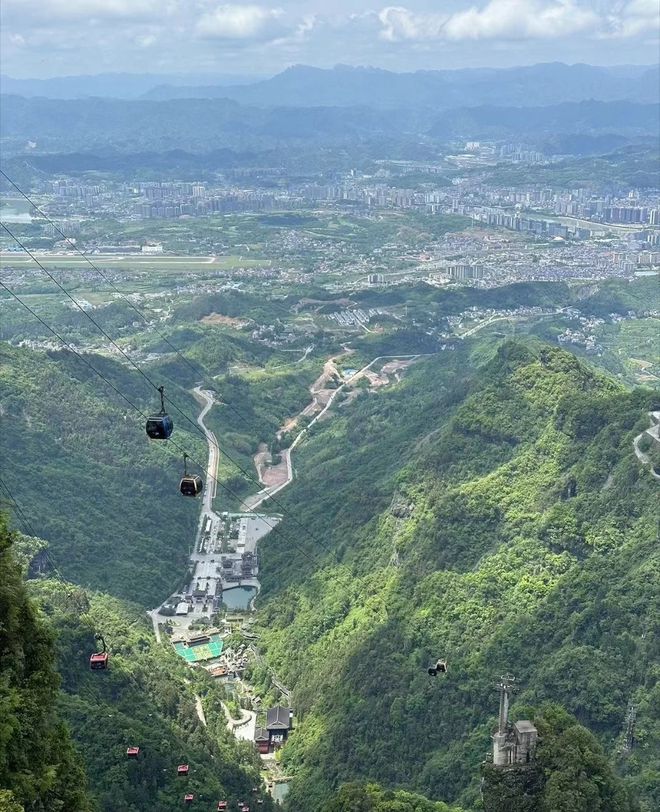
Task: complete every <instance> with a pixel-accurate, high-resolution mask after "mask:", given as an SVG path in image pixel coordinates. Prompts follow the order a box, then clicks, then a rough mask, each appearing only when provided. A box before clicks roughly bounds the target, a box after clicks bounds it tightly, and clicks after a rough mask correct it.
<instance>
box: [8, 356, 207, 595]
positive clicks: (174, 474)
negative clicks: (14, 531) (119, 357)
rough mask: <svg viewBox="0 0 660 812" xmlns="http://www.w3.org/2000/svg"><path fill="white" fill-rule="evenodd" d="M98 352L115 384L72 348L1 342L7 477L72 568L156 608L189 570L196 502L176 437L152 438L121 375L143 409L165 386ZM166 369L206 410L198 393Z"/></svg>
mask: <svg viewBox="0 0 660 812" xmlns="http://www.w3.org/2000/svg"><path fill="white" fill-rule="evenodd" d="M88 358H90V359H92V360H91V363H92V365H93V366H94V368H95V369H97V370H99V371H100V373H101V374H102V375H103V376H104V377H105V378H106V379H107V381H108V382H109V383H108V384H106V383H105V382H104V381H103V380H101V379H100V378H99V377H98V376H97V375H95V374H94V371H93V370H92V369H90V368H89V367H88V366H86V365H85V364H84V363H83V362H81V360H80V359H79V358H77V357H76V356H74V355H73V354H72V353H68V352H52V353H35V352H32V351H29V350H25V349H15V348H12V347H9V346H8V345H6V344H3V345H0V409H1V410H2V414H3V418H2V419H3V431H2V433H1V434H0V454H1V455H2V458H3V461H4V470H5V472H6V473H5V474H4V475H3V478H6V480H7V481H8V482H10V483H11V491H12V493H13V495H14V497H15V498H16V500H17V501H18V503H19V505H21V506H28V505H29V511H30V519H31V524H32V525H34V527H37V528H39V533H40V535H41V536H43V537H44V538H45V539H46V540H47V541H48V542H49V545H50V548H49V552H50V556H51V558H52V560H53V561H54V562H55V564H56V566H57V567H58V569H59V570H60V571H61V573H62V574H63V575H64V576H65V577H66V578H68V579H70V580H73V581H75V582H76V583H79V584H82V585H85V586H86V585H89V586H92V587H94V588H96V589H103V590H109V591H111V592H112V594H114V595H117V596H120V597H126V598H129V599H132V600H137V601H139V602H140V603H142V605H143V606H145V607H147V608H151V607H153V606H155V605H156V604H157V602H159V601H160V600H162V599H163V597H164V596H165V595H166V594H168V593H169V592H171V591H172V590H173V589H174V588H175V587H176V586H177V583H176V581H177V580H178V578H180V573H181V572H183V571H185V562H186V560H187V554H188V549H189V546H190V538H191V535H192V533H193V529H194V527H195V525H196V522H197V518H198V516H197V511H196V508H195V505H194V504H193V505H191V504H189V503H188V502H187V501H186V500H182V499H181V498H180V495H179V493H178V481H179V476H180V474H181V470H182V467H183V464H182V459H181V454H180V453H179V451H178V449H177V448H175V447H172V446H171V444H170V445H169V446H167V447H165V446H163V445H162V444H161V445H154V444H153V443H152V444H150V443H149V440H148V438H147V437H146V435H145V433H144V426H143V420H142V418H141V417H140V414H139V413H138V412H137V411H136V410H134V409H133V408H132V407H131V406H130V405H129V404H128V403H127V402H126V401H125V400H123V399H122V398H121V397H120V396H119V395H118V394H117V392H116V391H115V389H113V386H114V387H116V388H117V389H119V390H120V391H121V392H122V393H124V394H125V395H126V396H127V397H128V398H129V400H130V401H131V402H132V403H134V404H135V405H136V407H137V408H139V409H140V411H142V412H143V413H145V414H146V413H148V412H150V411H158V409H159V408H160V403H159V402H158V400H157V397H158V395H157V393H155V394H156V397H154V393H153V390H152V391H151V392H150V387H149V385H148V384H147V383H146V382H145V381H144V380H143V379H142V378H141V377H140V376H139V375H138V374H137V373H135V372H132V371H129V370H128V369H127V368H126V367H124V366H122V365H121V364H119V363H118V362H116V361H113V360H110V359H107V358H104V357H103V356H99V355H95V356H88ZM160 381H162V382H163V383H164V384H165V386H166V388H167V392H168V393H169V394H171V395H172V396H173V397H174V398H175V401H176V402H177V403H179V404H180V405H181V407H182V409H183V410H184V412H185V413H186V414H189V415H190V416H192V415H195V414H196V411H197V408H198V407H197V405H196V403H195V402H194V400H193V398H192V397H191V396H190V394H188V393H186V392H184V391H183V390H182V389H180V388H179V387H177V386H175V385H174V384H173V383H172V382H171V379H168V378H159V382H160ZM177 417H178V420H177ZM174 419H175V422H177V430H178V431H179V432H180V434H179V438H180V443H181V444H183V445H185V447H186V449H189V453H190V454H191V455H192V456H193V457H196V458H198V459H200V460H204V458H205V445H204V443H203V441H202V440H201V438H200V437H199V435H198V434H197V435H196V434H195V432H194V431H193V429H192V426H191V425H190V423H187V422H186V421H185V419H184V418H183V417H181V416H180V415H177V414H176V413H175V415H174ZM164 517H167V520H166V521H165V520H164ZM109 562H110V563H111V566H108V563H109ZM177 573H179V575H178V577H177ZM174 579H176V580H174Z"/></svg>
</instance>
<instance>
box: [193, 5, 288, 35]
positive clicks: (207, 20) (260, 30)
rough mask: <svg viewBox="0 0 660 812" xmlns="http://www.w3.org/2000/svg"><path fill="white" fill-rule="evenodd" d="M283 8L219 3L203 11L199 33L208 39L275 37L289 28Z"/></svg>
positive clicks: (199, 21)
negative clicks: (222, 4)
mask: <svg viewBox="0 0 660 812" xmlns="http://www.w3.org/2000/svg"><path fill="white" fill-rule="evenodd" d="M283 15H284V12H283V11H282V9H280V8H267V7H265V6H253V5H247V6H236V5H226V6H218V8H216V9H214V10H213V11H209V12H207V13H205V14H203V15H202V16H201V17H200V18H199V20H198V22H197V25H196V31H197V34H198V35H199V36H200V37H204V38H208V39H224V40H272V39H277V38H278V37H280V36H283V35H284V34H285V33H286V32H287V31H286V28H285V25H284V22H283V20H282V17H283Z"/></svg>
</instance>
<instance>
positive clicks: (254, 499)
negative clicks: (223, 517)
mask: <svg viewBox="0 0 660 812" xmlns="http://www.w3.org/2000/svg"><path fill="white" fill-rule="evenodd" d="M434 354H435V353H428V352H427V353H424V352H422V353H416V354H415V355H379V356H377V357H376V358H374V359H373V360H372V361H369V363H368V364H366V365H365V366H363V367H362V369H359V370H358V371H357V372H356V373H354V374H353V375H351V377H350V378H348V379H347V380H345V381H344V383H342V384H341V385H340V386H338V387H337V388H336V389H335V390H334V392H333V393H332V394H331V395H330V397H329V398H328V402H327V403H326V404H325V406H324V407H323V408H322V409H321V411H320V412H319V413H318V414H317V415H316V417H315V418H314V419H313V420H311V421H310V423H309V425H308V426H307V428H304V429H302V431H300V432H298V434H297V435H296V437H295V439H294V441H293V442H292V443H291V445H290V446H289V447H288V448H285V449H284V450H283V451H282V459H283V460H284V461H285V462H286V480H285V481H284V482H281V483H280V484H279V485H271V486H269V487H267V488H262V489H261V490H260V491H259V492H258V493H255V494H254V495H253V496H248V497H247V499H246V500H245V501H244V502H243V505H242V508H243V510H256V509H257V508H258V507H259V506H260V505H261V504H263V503H264V502H265V501H267V500H268V499H270V498H271V497H272V496H275V495H276V494H278V493H279V492H280V491H281V490H284V488H286V486H287V485H289V484H291V482H292V481H293V475H294V474H293V463H292V462H291V453H292V451H293V450H294V449H295V447H296V446H297V445H298V443H299V442H300V441H301V440H302V438H303V437H304V436H305V434H306V433H307V432H308V431H309V429H311V427H312V426H313V425H314V424H315V423H316V421H317V420H319V419H320V418H321V417H323V415H324V414H325V413H326V412H327V411H328V409H329V408H330V407H331V406H332V404H333V403H334V401H335V398H336V397H337V395H338V394H339V393H340V392H341V391H342V390H343V388H344V387H345V386H348V385H349V384H352V383H354V382H355V381H357V380H358V379H359V378H361V377H362V375H364V373H365V372H366V371H367V370H368V369H370V368H371V367H372V366H373V364H375V363H376V361H382V360H383V359H385V358H393V359H394V358H419V357H421V356H423V355H434ZM331 362H332V359H330V361H327V362H326V364H325V367H324V374H325V369H326V367H327V366H328V364H330V363H331ZM315 384H316V382H315ZM315 384H312V390H311V392H312V397H313V401H312V403H311V404H309V405H307V406H305V408H304V409H303V410H302V412H301V413H300V414H301V415H305V414H308V413H309V412H308V410H309V409H310V407H311V406H314V405H315V404H316V403H317V399H316V393H315V391H314V388H313V387H314V386H315Z"/></svg>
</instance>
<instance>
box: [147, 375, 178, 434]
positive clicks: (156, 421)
mask: <svg viewBox="0 0 660 812" xmlns="http://www.w3.org/2000/svg"><path fill="white" fill-rule="evenodd" d="M158 391H159V393H160V411H159V412H158V414H152V415H150V416H149V417H148V418H147V425H146V426H145V429H146V432H147V435H148V436H149V437H150V438H151V439H152V440H169V438H170V437H171V435H172V432H173V431H174V421H173V420H172V418H171V417H170V416H169V414H167V413H166V411H165V390H164V387H162V386H159V387H158Z"/></svg>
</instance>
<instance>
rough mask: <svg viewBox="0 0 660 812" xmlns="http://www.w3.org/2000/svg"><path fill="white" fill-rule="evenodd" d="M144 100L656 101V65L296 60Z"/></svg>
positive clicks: (444, 104)
mask: <svg viewBox="0 0 660 812" xmlns="http://www.w3.org/2000/svg"><path fill="white" fill-rule="evenodd" d="M145 98H148V99H160V100H165V99H183V98H205V99H211V98H225V99H233V100H235V101H240V102H241V103H242V104H253V105H257V106H259V107H277V106H281V105H285V106H293V107H351V106H361V105H364V106H367V107H376V108H380V109H396V108H420V107H433V108H436V109H438V108H439V109H447V108H452V107H464V106H469V107H471V106H477V105H483V104H495V105H511V106H516V107H519V106H522V107H527V106H536V105H548V104H560V103H562V102H569V101H583V100H589V99H593V100H596V101H619V100H626V101H636V102H655V101H658V100H660V75H659V73H658V67H657V66H653V67H645V66H620V67H616V68H604V67H594V66H593V65H583V64H577V65H564V64H562V63H560V62H553V63H547V64H539V65H531V66H527V67H519V68H506V69H496V68H478V69H464V70H438V71H416V72H415V73H392V72H390V71H386V70H380V69H377V68H359V67H358V68H356V67H348V66H344V65H339V66H337V67H335V68H332V69H331V70H323V69H320V68H311V67H307V66H304V65H296V66H294V67H292V68H289V69H287V70H285V71H284V72H283V73H280V74H278V75H277V76H273V77H272V78H271V79H265V80H263V81H260V82H254V83H252V84H249V85H241V86H228V87H218V86H217V85H216V86H213V85H211V86H209V85H197V86H183V85H182V86H178V87H175V86H172V85H171V84H163V85H161V86H159V87H156V88H154V89H152V90H150V91H149V92H148V93H146V94H145Z"/></svg>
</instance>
